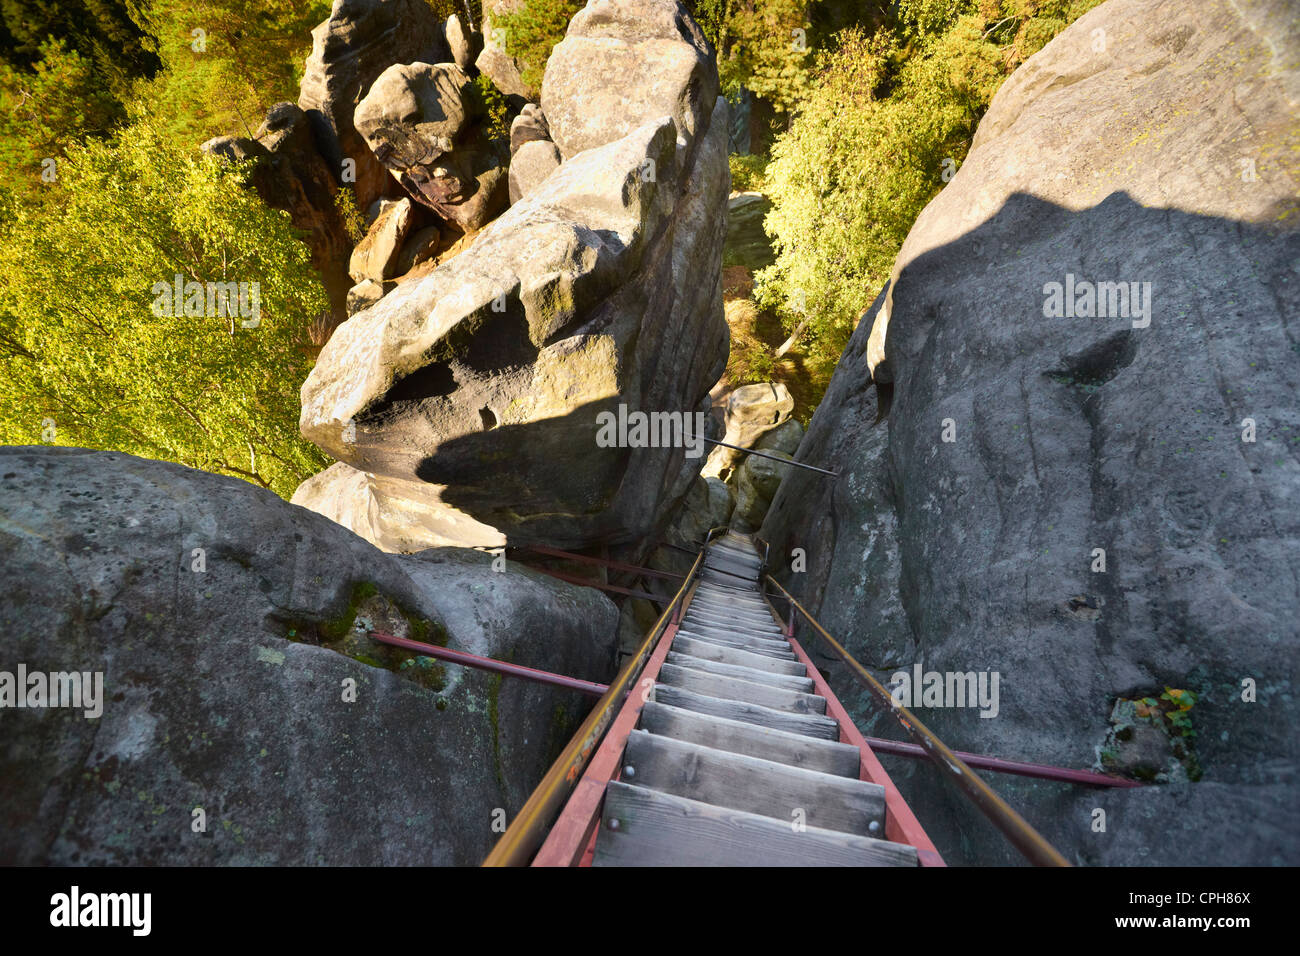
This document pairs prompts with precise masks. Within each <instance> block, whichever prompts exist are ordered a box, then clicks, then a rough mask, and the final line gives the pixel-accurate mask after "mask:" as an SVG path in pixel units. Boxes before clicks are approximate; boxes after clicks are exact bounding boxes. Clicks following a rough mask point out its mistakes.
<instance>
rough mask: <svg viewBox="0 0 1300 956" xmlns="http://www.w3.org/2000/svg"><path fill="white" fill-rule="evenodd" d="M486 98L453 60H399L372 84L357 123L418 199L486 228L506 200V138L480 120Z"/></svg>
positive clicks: (462, 223)
mask: <svg viewBox="0 0 1300 956" xmlns="http://www.w3.org/2000/svg"><path fill="white" fill-rule="evenodd" d="M484 115H485V108H484V103H483V101H482V98H481V97H480V96H479V95H478V93H477V91H476V90H475V88H474V84H473V81H472V80H471V79H470V77H469V75H468V74H466V72H465V71H464V70H462V69H461V68H460V67H459V66H457V65H456V64H454V63H438V64H432V63H399V64H395V65H393V66H391V67H389V68H388V69H387V70H385V71H384V72H383V73H382V74H380V76H379V78H378V79H376V80H375V82H374V83H373V84H372V85H371V87H370V91H369V92H368V93H367V94H366V96H365V98H364V99H362V101H361V102H360V103H359V104H358V105H357V110H356V114H355V117H354V122H355V123H356V128H357V131H358V132H359V133H360V134H361V136H362V137H363V138H364V139H365V141H366V143H367V145H369V147H370V149H371V151H372V152H373V153H374V155H375V158H376V159H378V160H379V161H380V162H381V163H383V164H384V166H385V167H386V168H387V169H388V170H389V171H390V172H391V173H392V174H393V176H395V177H396V178H397V181H398V182H400V183H401V184H402V187H403V188H404V189H405V190H406V191H407V192H408V193H409V194H410V195H411V196H413V197H414V198H415V199H416V200H418V201H419V202H420V203H422V204H424V205H425V206H427V207H428V208H430V209H432V210H434V211H435V212H437V213H438V214H439V215H440V216H441V217H442V218H444V219H446V220H447V221H449V222H453V223H455V224H456V225H458V226H459V227H460V228H461V229H462V230H463V231H472V230H476V229H481V228H482V227H483V226H484V225H485V224H486V223H487V221H488V220H489V219H491V218H492V217H493V216H494V215H496V213H497V212H498V211H500V209H501V208H502V207H504V205H505V203H506V193H507V180H506V165H507V162H508V160H509V150H508V146H507V143H506V141H505V139H504V133H502V137H501V139H500V140H497V139H493V138H492V136H491V135H490V134H489V133H488V131H487V130H486V129H485V128H484V125H483V123H482V122H481V121H482V120H483V118H484Z"/></svg>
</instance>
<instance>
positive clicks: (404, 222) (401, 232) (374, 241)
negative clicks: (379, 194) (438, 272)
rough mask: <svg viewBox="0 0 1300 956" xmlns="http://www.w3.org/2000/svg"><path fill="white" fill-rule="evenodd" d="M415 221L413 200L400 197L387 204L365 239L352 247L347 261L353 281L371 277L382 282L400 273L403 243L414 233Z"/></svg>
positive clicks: (361, 280) (362, 280)
mask: <svg viewBox="0 0 1300 956" xmlns="http://www.w3.org/2000/svg"><path fill="white" fill-rule="evenodd" d="M415 222H416V218H415V211H414V209H413V208H412V206H411V200H409V199H398V200H395V201H393V202H390V203H385V204H384V206H383V208H382V210H381V211H380V213H379V216H378V217H377V218H376V219H375V221H374V222H373V223H372V224H371V226H370V229H369V230H368V231H367V232H366V236H365V238H364V239H362V240H361V241H360V242H358V243H357V247H356V248H355V249H353V250H352V258H351V261H350V262H349V264H348V272H349V274H350V275H351V276H352V281H353V282H364V281H365V280H367V279H370V280H372V281H374V282H383V281H385V280H386V279H392V278H394V277H395V276H397V275H398V267H397V263H398V259H399V257H400V256H401V254H402V245H403V243H405V242H406V237H407V236H408V235H410V234H411V231H412V229H413V228H414V226H415Z"/></svg>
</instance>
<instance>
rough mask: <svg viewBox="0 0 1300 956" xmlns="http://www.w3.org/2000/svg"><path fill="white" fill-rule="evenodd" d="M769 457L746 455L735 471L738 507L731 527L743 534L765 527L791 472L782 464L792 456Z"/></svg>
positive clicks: (733, 515) (776, 451) (774, 452)
mask: <svg viewBox="0 0 1300 956" xmlns="http://www.w3.org/2000/svg"><path fill="white" fill-rule="evenodd" d="M767 454H768V455H771V456H772V457H771V458H768V457H765V456H762V455H746V456H745V460H744V461H743V462H741V463H740V467H738V468H737V469H736V473H735V476H734V480H735V485H736V508H735V512H734V513H733V514H732V516H731V527H733V528H735V529H736V530H737V531H739V532H741V533H742V534H750V533H752V532H754V531H757V530H758V528H759V526H760V525H762V523H763V518H764V517H765V516H766V515H767V509H768V507H769V506H770V505H771V503H772V497H773V496H774V495H775V494H776V490H777V488H779V487H780V485H781V479H782V478H784V477H785V475H786V473H787V472H788V471H790V469H791V466H790V465H785V464H782V461H790V460H791V458H792V457H793V456H791V455H790V453H789V452H784V451H778V450H773V451H769V452H768V453H767ZM710 480H713V481H716V480H717V479H716V478H715V479H710Z"/></svg>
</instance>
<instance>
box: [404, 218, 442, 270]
mask: <svg viewBox="0 0 1300 956" xmlns="http://www.w3.org/2000/svg"><path fill="white" fill-rule="evenodd" d="M444 240H445V237H444V236H443V231H442V230H441V229H439V228H438V227H437V226H425V227H424V228H423V229H419V230H417V231H415V232H413V233H411V237H410V238H409V239H407V240H406V243H405V245H403V246H402V254H401V255H400V256H398V257H397V274H398V275H400V276H404V275H406V274H407V273H408V272H410V271H411V270H412V269H414V268H415V267H416V266H418V265H420V264H421V263H423V262H428V261H429V260H430V259H432V258H434V257H435V256H437V254H438V253H439V251H441V249H442V248H443V245H444Z"/></svg>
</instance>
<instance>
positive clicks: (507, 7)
mask: <svg viewBox="0 0 1300 956" xmlns="http://www.w3.org/2000/svg"><path fill="white" fill-rule="evenodd" d="M525 2H526V0H483V48H482V49H481V50H480V51H479V53H478V56H477V57H476V58H475V60H474V65H475V66H476V67H477V68H478V70H479V72H480V73H482V74H483V75H484V76H486V77H487V78H488V79H489V80H491V81H492V85H493V86H495V87H496V88H497V89H498V90H500V91H501V92H502V93H504V94H505V95H506V97H507V98H508V99H509V100H510V102H511V103H512V105H513V106H514V107H515V109H519V108H522V107H523V105H524V104H525V103H526V102H528V101H532V100H536V99H537V95H538V94H537V90H535V89H533V88H532V87H530V86H529V85H528V84H527V83H525V82H524V78H523V74H524V71H525V69H526V66H525V65H524V64H523V63H521V62H520V61H519V60H518V59H517V58H516V57H513V56H511V55H510V53H509V46H510V43H509V40H508V39H507V33H508V30H507V28H506V27H505V26H503V24H504V23H505V22H507V21H506V20H505V19H504V18H505V17H507V16H509V15H510V14H513V13H518V12H519V10H520V8H521V7H523V6H524V4H525ZM494 16H495V17H496V18H497V19H496V21H495V22H493V19H492V18H493V17H494Z"/></svg>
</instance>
